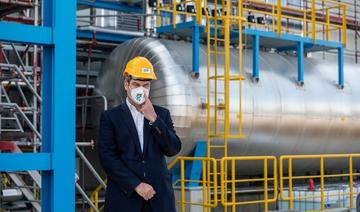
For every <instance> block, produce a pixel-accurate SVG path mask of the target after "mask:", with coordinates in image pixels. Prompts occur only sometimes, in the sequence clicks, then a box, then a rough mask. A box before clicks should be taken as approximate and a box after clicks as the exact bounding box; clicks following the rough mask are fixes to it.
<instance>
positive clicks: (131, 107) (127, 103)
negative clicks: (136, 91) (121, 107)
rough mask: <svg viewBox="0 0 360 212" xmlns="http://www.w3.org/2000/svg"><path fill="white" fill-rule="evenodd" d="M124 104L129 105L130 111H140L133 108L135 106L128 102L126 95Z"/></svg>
mask: <svg viewBox="0 0 360 212" xmlns="http://www.w3.org/2000/svg"><path fill="white" fill-rule="evenodd" d="M126 105H127V106H128V107H129V109H130V111H131V112H132V113H134V112H136V113H140V112H139V111H138V110H137V109H136V108H135V106H134V105H132V104H131V103H130V101H129V98H128V97H126Z"/></svg>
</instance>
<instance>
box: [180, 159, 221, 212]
mask: <svg viewBox="0 0 360 212" xmlns="http://www.w3.org/2000/svg"><path fill="white" fill-rule="evenodd" d="M177 161H178V162H179V163H180V180H179V181H180V200H179V201H178V203H179V204H180V211H181V212H185V211H186V210H185V208H186V207H185V206H186V205H199V206H202V207H203V209H204V211H205V210H206V209H207V208H214V207H216V206H217V202H218V201H217V190H218V189H217V184H218V183H217V167H216V160H215V159H214V158H208V157H205V158H203V157H178V158H177ZM194 161H201V162H202V179H200V180H194V179H186V178H185V176H186V172H185V162H194ZM189 182H197V183H199V184H200V186H202V202H201V203H199V202H191V201H187V200H186V198H185V187H186V185H185V183H189ZM211 197H213V198H211Z"/></svg>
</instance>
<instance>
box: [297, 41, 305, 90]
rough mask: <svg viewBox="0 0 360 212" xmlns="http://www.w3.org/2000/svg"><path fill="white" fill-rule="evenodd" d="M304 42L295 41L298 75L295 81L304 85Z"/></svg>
mask: <svg viewBox="0 0 360 212" xmlns="http://www.w3.org/2000/svg"><path fill="white" fill-rule="evenodd" d="M304 53H305V52H304V43H303V42H298V43H297V68H298V77H297V81H298V84H299V85H300V86H302V85H304Z"/></svg>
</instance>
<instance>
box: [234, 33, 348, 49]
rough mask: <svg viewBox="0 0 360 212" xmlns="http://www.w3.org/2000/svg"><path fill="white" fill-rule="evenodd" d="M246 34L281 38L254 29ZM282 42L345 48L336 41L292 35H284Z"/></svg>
mask: <svg viewBox="0 0 360 212" xmlns="http://www.w3.org/2000/svg"><path fill="white" fill-rule="evenodd" d="M243 32H244V34H246V35H259V36H260V37H268V38H274V39H279V36H278V34H277V33H276V32H266V31H261V30H254V29H244V30H243ZM232 33H234V34H235V36H236V33H237V34H238V31H232ZM281 40H287V41H293V42H303V43H304V44H306V43H309V44H313V45H319V46H326V47H329V48H334V49H337V48H340V47H343V44H342V43H341V42H334V41H326V40H315V41H314V40H313V39H311V38H306V37H301V36H298V35H291V34H282V35H281Z"/></svg>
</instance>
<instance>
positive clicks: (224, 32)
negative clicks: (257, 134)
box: [206, 0, 244, 212]
mask: <svg viewBox="0 0 360 212" xmlns="http://www.w3.org/2000/svg"><path fill="white" fill-rule="evenodd" d="M220 5H221V8H219V6H220ZM219 9H220V11H221V12H220V13H219V14H218V12H217V11H219ZM214 10H215V12H214V14H213V15H214V16H207V25H206V31H207V99H208V104H207V157H213V158H216V160H217V161H218V167H220V161H221V158H223V157H227V156H228V139H239V140H240V139H242V138H243V137H244V134H243V129H242V80H243V79H244V77H243V74H242V21H243V15H242V0H238V1H232V0H215V1H214ZM236 33H238V37H237V38H235V39H234V38H232V36H230V34H232V35H233V34H236ZM232 43H237V44H238V46H239V48H238V58H237V60H238V68H237V69H238V70H231V68H230V67H231V62H232V61H231V55H230V49H231V48H230V47H231V46H230V45H231V44H232ZM234 85H235V86H238V89H235V90H234V89H230V86H232V87H231V88H234ZM234 93H238V94H239V100H238V101H239V102H238V103H236V102H234V100H231V99H230V96H231V94H234ZM237 104H238V108H237V109H236V111H230V105H237ZM232 109H234V108H232ZM234 112H236V114H237V115H236V116H237V117H236V119H237V121H234V117H231V113H232V114H233V113H234ZM231 118H232V119H231ZM234 128H235V129H237V130H234ZM216 150H217V152H215V151H216ZM219 150H220V151H221V153H219ZM226 167H227V164H225V170H227V169H226ZM218 170H220V169H218ZM217 174H218V176H221V175H223V177H225V179H226V178H227V171H225V173H220V172H219V173H217ZM218 178H219V177H218ZM219 179H220V178H219ZM225 188H227V185H225ZM233 189H234V188H233ZM225 191H227V189H225ZM218 193H220V194H221V192H218ZM221 195H222V198H226V199H227V198H228V197H227V194H221ZM208 198H211V197H210V196H209V197H208ZM231 198H232V201H234V202H236V200H235V197H231ZM210 201H211V200H210ZM235 209H236V208H235V204H234V205H233V206H232V208H231V211H235ZM224 211H225V212H226V211H228V208H227V207H224Z"/></svg>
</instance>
